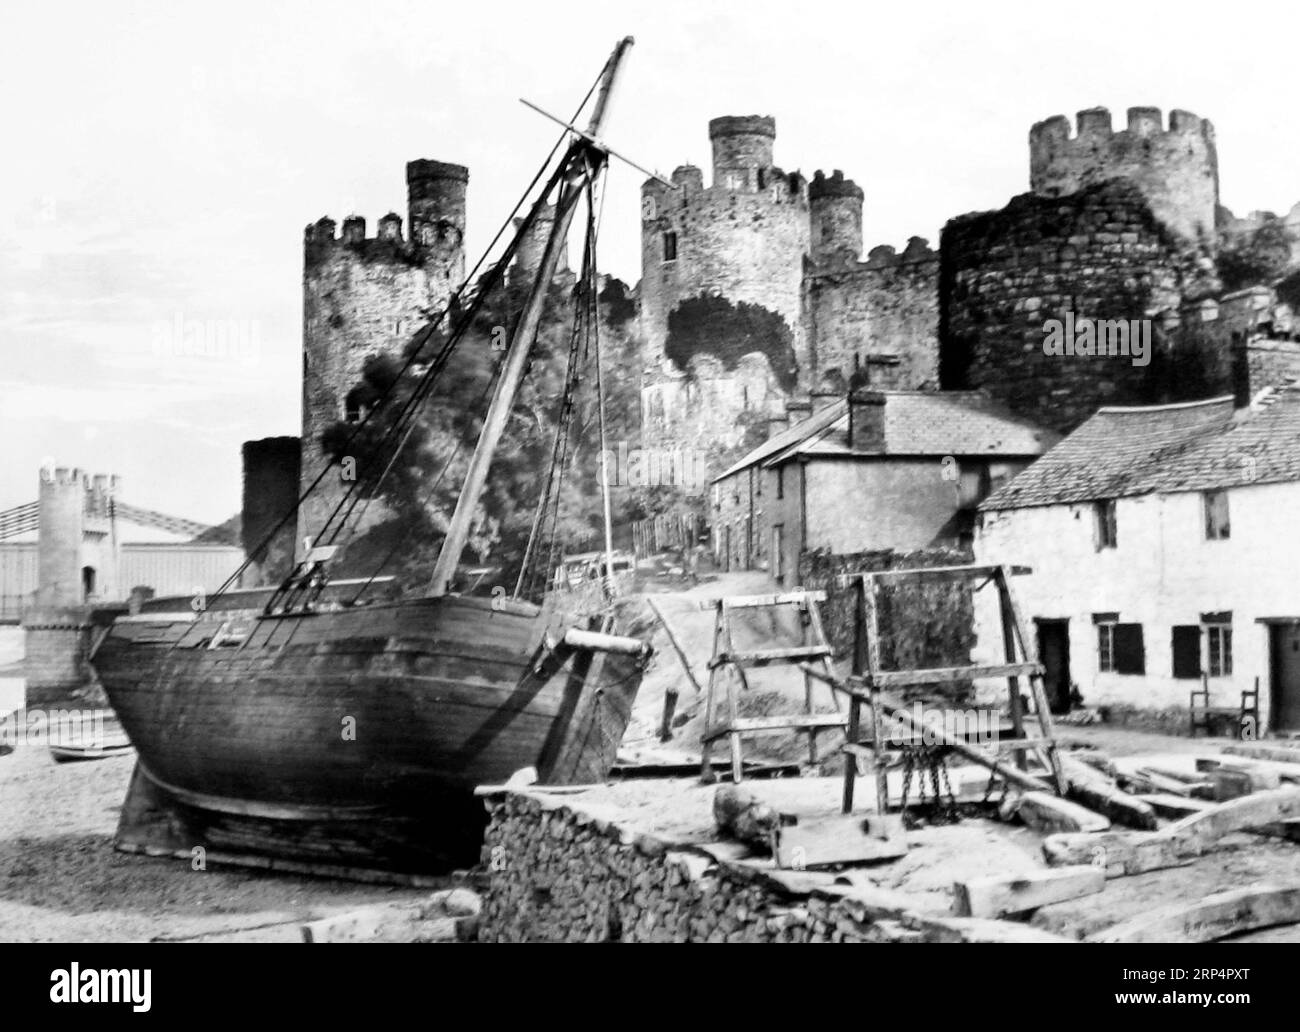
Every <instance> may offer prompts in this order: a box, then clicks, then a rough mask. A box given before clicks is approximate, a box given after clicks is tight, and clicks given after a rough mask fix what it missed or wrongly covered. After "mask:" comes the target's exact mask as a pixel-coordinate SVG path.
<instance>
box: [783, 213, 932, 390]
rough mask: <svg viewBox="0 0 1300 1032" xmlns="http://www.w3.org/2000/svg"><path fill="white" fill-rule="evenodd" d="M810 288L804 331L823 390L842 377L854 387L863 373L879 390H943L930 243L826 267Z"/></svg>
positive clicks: (817, 269)
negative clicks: (940, 387) (855, 376)
mask: <svg viewBox="0 0 1300 1032" xmlns="http://www.w3.org/2000/svg"><path fill="white" fill-rule="evenodd" d="M805 283H806V290H807V293H806V306H805V313H806V323H807V325H806V329H805V333H806V336H807V337H808V340H809V352H810V354H811V356H812V362H813V364H814V366H815V370H814V372H815V375H816V377H817V379H818V382H819V384H820V385H823V386H825V385H828V384H831V383H834V382H835V377H836V375H837V374H838V377H839V379H840V381H842V384H843V385H845V386H847V384H848V382H849V381H850V379H851V378H852V376H853V373H854V371H855V370H857V369H859V368H862V369H863V370H864V371H865V374H866V376H867V377H868V382H869V384H870V386H871V387H873V388H876V389H879V390H924V389H927V388H934V387H937V386H938V383H939V255H938V254H937V253H936V252H934V251H933V250H931V249H930V247H929V245H928V244H927V243H926V241H925V240H923V239H921V238H920V237H913V238H912V239H911V241H910V242H909V243H908V245H907V249H906V250H905V251H904V252H903V253H902V254H901V255H900V254H895V252H894V249H893V248H892V247H876V248H873V249H872V251H871V254H870V255H869V256H868V259H867V261H865V262H848V261H842V262H840V263H838V264H837V263H834V262H830V261H828V262H824V263H822V264H819V265H816V266H814V267H812V268H811V269H810V271H809V274H808V277H807V279H806V280H805ZM872 358H874V359H876V360H877V361H876V362H874V363H873V362H871V361H870V359H872ZM882 358H895V359H897V364H892V363H888V364H887V363H882V362H880V361H879V360H880V359H882Z"/></svg>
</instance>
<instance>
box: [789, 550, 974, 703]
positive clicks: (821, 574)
mask: <svg viewBox="0 0 1300 1032" xmlns="http://www.w3.org/2000/svg"><path fill="white" fill-rule="evenodd" d="M970 562H971V554H970V553H969V552H964V551H960V550H956V549H946V548H934V549H926V550H925V551H920V552H895V551H880V552H859V553H857V554H854V555H832V554H830V553H828V552H823V551H817V552H806V553H804V555H803V556H802V557H801V558H800V561H799V581H798V583H799V584H801V585H802V586H803V587H804V588H806V589H808V590H810V591H825V592H826V595H827V597H826V601H825V602H824V603H823V604H822V610H821V612H822V624H823V626H824V627H825V629H826V637H827V638H828V639H829V640H830V643H831V645H833V646H834V648H835V654H836V656H838V657H841V658H847V657H852V656H853V649H854V639H855V636H856V635H855V610H856V606H857V589H856V588H854V587H840V585H839V583H838V581H837V578H838V577H839V575H840V574H846V573H870V572H873V571H878V570H902V569H916V568H919V567H930V566H962V565H964V564H967V563H970ZM970 588H971V585H970V584H968V583H964V582H960V581H945V582H930V583H922V582H917V581H896V582H893V583H889V582H886V584H885V586H884V588H883V590H882V591H881V607H880V627H881V665H882V667H883V668H884V669H886V670H899V669H909V668H921V669H927V668H934V667H947V666H965V665H967V664H969V663H970V662H971V658H970V652H971V647H972V646H973V645H974V644H975V610H974V607H973V606H972V604H971V592H970ZM945 689H946V690H948V691H949V692H950V694H951V697H952V698H954V699H959V700H964V699H965V698H966V697H967V695H968V693H969V690H970V683H969V682H964V681H963V682H956V683H954V684H952V685H947V686H945ZM921 694H925V695H926V696H931V695H933V694H934V692H933V689H931V688H926V689H925V691H924V692H922V693H921Z"/></svg>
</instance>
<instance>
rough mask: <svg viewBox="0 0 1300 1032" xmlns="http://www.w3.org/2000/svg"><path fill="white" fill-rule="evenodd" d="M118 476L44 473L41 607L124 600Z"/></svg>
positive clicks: (59, 471)
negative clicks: (116, 525) (115, 518)
mask: <svg viewBox="0 0 1300 1032" xmlns="http://www.w3.org/2000/svg"><path fill="white" fill-rule="evenodd" d="M117 488H118V478H117V477H115V476H112V477H110V476H108V475H106V474H102V473H101V474H96V475H95V476H94V477H87V476H86V475H85V474H84V473H82V471H81V470H79V469H64V468H59V469H49V468H46V469H43V470H41V477H40V493H39V495H38V504H39V512H40V533H39V541H38V543H37V546H36V552H37V568H38V583H39V589H38V591H37V598H36V603H37V605H38V606H41V607H44V608H60V607H67V606H81V605H85V604H87V603H90V602H98V601H104V600H109V599H116V598H118V597H119V591H118V589H119V584H118V552H117V536H116V532H115V529H114V526H113V515H112V507H113V498H114V496H115V495H116V493H117Z"/></svg>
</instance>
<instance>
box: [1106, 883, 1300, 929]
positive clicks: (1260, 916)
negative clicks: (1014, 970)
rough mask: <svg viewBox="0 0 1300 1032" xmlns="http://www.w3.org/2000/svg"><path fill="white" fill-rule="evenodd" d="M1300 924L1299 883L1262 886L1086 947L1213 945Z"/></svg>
mask: <svg viewBox="0 0 1300 1032" xmlns="http://www.w3.org/2000/svg"><path fill="white" fill-rule="evenodd" d="M1296 922H1300V882H1290V883H1287V884H1269V883H1261V884H1255V885H1248V886H1246V887H1245V888H1241V889H1229V890H1228V891H1226V892H1216V893H1214V894H1213V895H1210V896H1205V897H1203V898H1202V899H1198V900H1195V901H1194V902H1191V903H1172V904H1170V905H1168V906H1164V907H1159V908H1157V909H1155V910H1150V911H1147V912H1146V913H1145V914H1138V915H1137V916H1136V917H1132V918H1130V919H1129V920H1127V921H1122V922H1120V923H1119V924H1117V925H1112V926H1111V927H1110V928H1107V929H1105V930H1104V931H1100V932H1097V933H1095V934H1093V935H1090V936H1088V938H1087V941H1088V942H1150V943H1156V942H1159V943H1165V942H1213V941H1214V940H1216V939H1222V938H1224V937H1225V936H1228V935H1237V934H1239V933H1241V932H1249V931H1251V930H1252V929H1255V928H1268V927H1270V926H1272V925H1279V924H1295V923H1296Z"/></svg>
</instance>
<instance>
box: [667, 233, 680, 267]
mask: <svg viewBox="0 0 1300 1032" xmlns="http://www.w3.org/2000/svg"><path fill="white" fill-rule="evenodd" d="M676 260H677V234H676V233H674V232H673V231H672V230H669V231H668V232H667V233H665V234H664V261H666V262H675V261H676Z"/></svg>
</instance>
